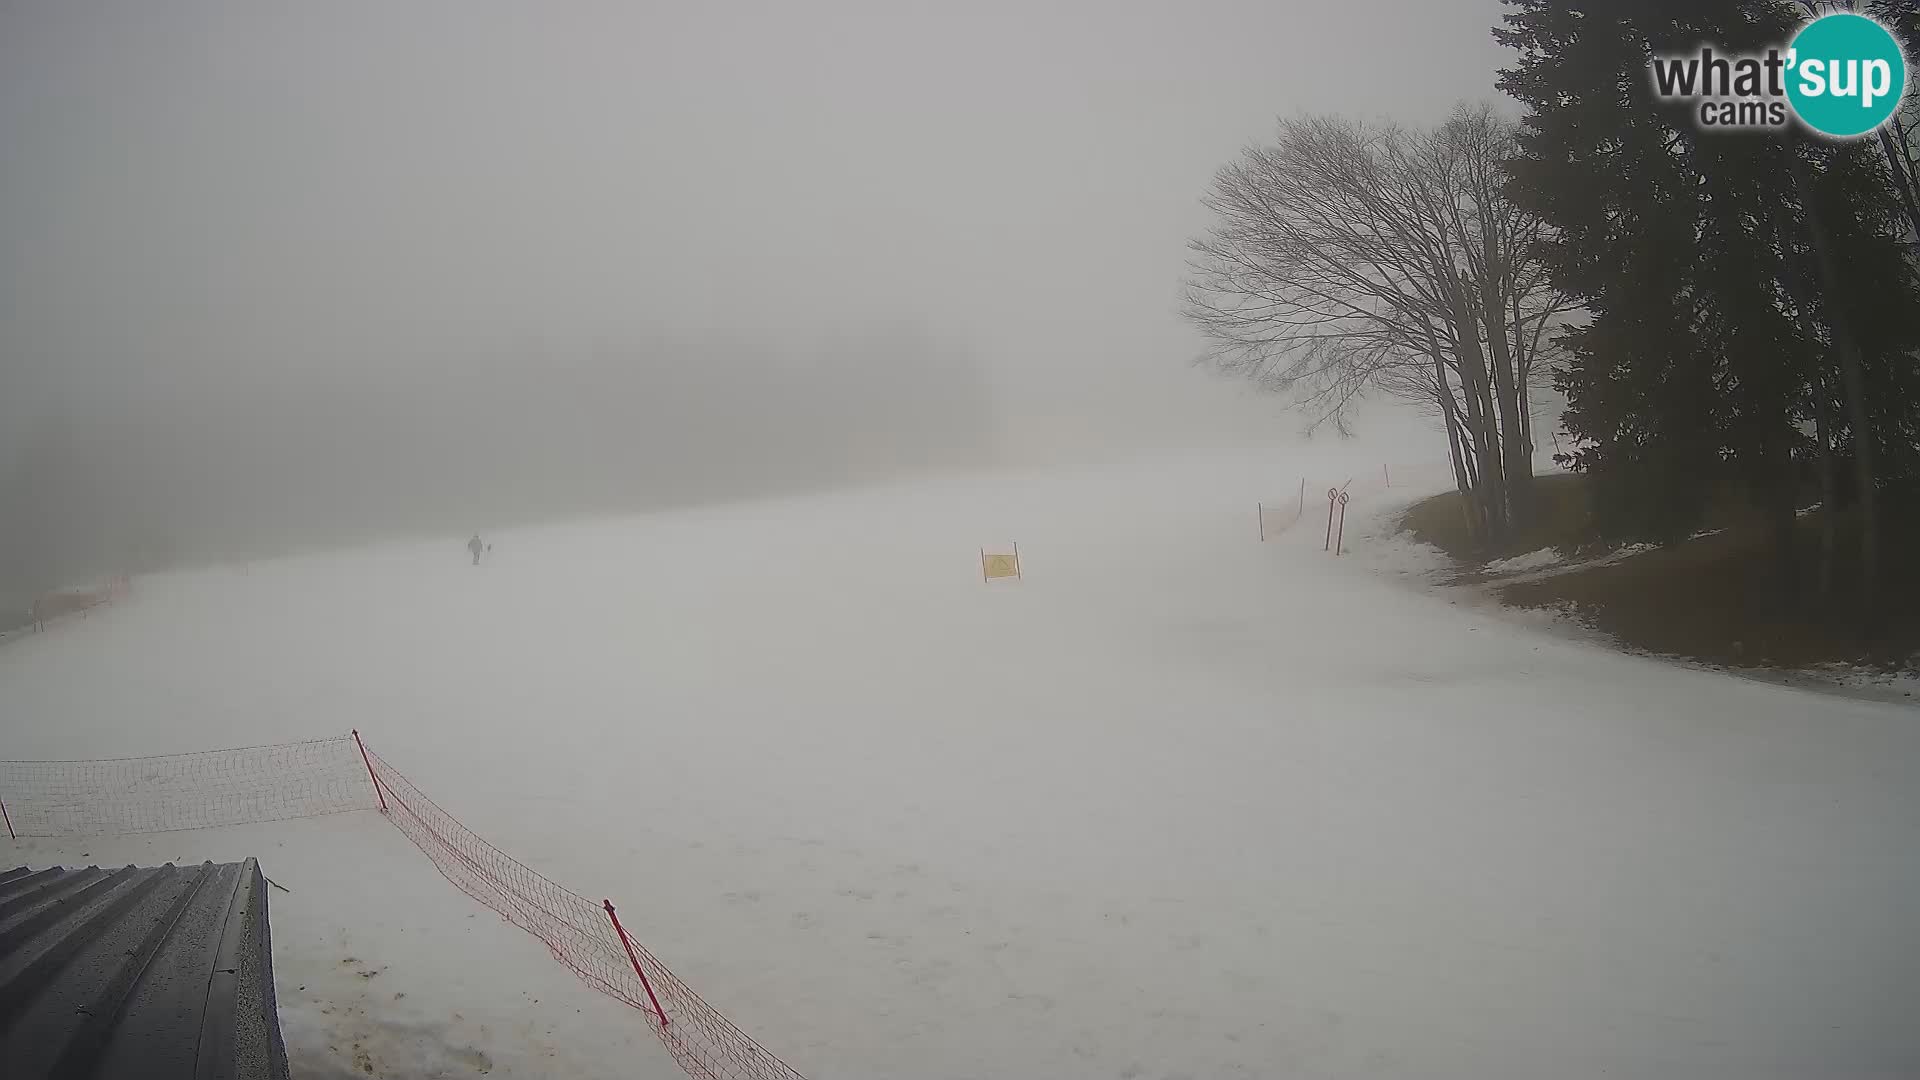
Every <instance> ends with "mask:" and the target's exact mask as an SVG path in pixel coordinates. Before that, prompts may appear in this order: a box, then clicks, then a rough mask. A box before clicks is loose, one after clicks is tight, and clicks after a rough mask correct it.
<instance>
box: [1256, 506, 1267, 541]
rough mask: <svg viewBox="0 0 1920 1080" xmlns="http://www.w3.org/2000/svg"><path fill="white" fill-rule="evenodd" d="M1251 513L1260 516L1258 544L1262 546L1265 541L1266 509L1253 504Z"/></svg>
mask: <svg viewBox="0 0 1920 1080" xmlns="http://www.w3.org/2000/svg"><path fill="white" fill-rule="evenodd" d="M1253 512H1254V513H1256V514H1259V515H1260V542H1261V543H1263V544H1264V543H1266V540H1267V508H1266V507H1264V506H1262V505H1261V504H1259V503H1254V504H1253Z"/></svg>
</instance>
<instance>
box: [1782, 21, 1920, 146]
mask: <svg viewBox="0 0 1920 1080" xmlns="http://www.w3.org/2000/svg"><path fill="white" fill-rule="evenodd" d="M1788 64H1789V69H1788V76H1787V100H1788V102H1790V103H1791V104H1792V105H1793V111H1794V112H1795V113H1796V114H1797V115H1798V116H1799V117H1800V120H1801V122H1802V123H1804V124H1806V125H1807V126H1808V127H1810V128H1812V129H1813V130H1815V131H1818V132H1820V133H1821V134H1822V135H1831V136H1833V137H1834V138H1837V139H1850V138H1853V137H1855V136H1857V135H1865V134H1868V133H1869V132H1872V131H1876V130H1878V129H1879V127H1880V125H1881V124H1884V123H1886V122H1887V119H1888V118H1889V117H1891V116H1892V115H1893V113H1894V110H1896V109H1898V108H1899V107H1900V96H1901V95H1902V94H1904V93H1906V89H1907V57H1906V53H1905V52H1903V51H1902V50H1901V48H1900V42H1899V41H1898V40H1896V39H1895V38H1894V36H1893V34H1891V33H1889V32H1888V30H1887V28H1886V27H1884V26H1881V25H1880V24H1879V23H1877V22H1874V21H1873V20H1872V19H1869V18H1867V17H1866V16H1865V15H1854V14H1852V13H1849V12H1840V13H1837V14H1833V15H1822V16H1821V17H1820V18H1818V19H1815V20H1813V21H1812V22H1810V23H1808V24H1807V25H1806V26H1804V27H1802V28H1801V30H1800V33H1799V34H1797V35H1795V37H1794V39H1793V44H1792V52H1791V54H1790V59H1789V60H1788Z"/></svg>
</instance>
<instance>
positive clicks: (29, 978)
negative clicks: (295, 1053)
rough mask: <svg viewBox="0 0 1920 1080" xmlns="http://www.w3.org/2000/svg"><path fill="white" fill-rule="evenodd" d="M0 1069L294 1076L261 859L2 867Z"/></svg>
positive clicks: (231, 1079)
mask: <svg viewBox="0 0 1920 1080" xmlns="http://www.w3.org/2000/svg"><path fill="white" fill-rule="evenodd" d="M0 1076H4V1077H6V1078H7V1080H40V1078H43V1077H45V1078H53V1077H72V1078H81V1077H123V1076H126V1077H131V1076H138V1077H143V1078H146V1077H151V1078H153V1080H189V1078H191V1080H286V1077H287V1055H286V1049H285V1047H284V1045H283V1044H282V1043H281V1041H280V1019H279V1012H278V1010H277V1007H276V1005H275V1002H274V997H273V957H272V947H271V942H270V940H269V938H268V932H267V895H266V881H265V879H264V878H263V877H262V876H261V874H260V867H259V865H258V864H257V863H255V862H254V860H252V859H248V860H247V861H245V862H243V863H224V864H218V865H216V864H214V863H202V864H201V865H199V866H190V867H176V866H174V865H172V864H171V863H169V864H168V865H166V866H160V867H146V868H142V867H135V866H128V867H123V868H121V869H118V870H102V869H100V868H99V867H97V866H89V867H87V868H85V869H78V870H68V869H62V868H61V867H57V866H56V867H50V868H48V869H45V870H32V869H29V868H27V867H24V866H22V867H19V868H17V869H14V870H0Z"/></svg>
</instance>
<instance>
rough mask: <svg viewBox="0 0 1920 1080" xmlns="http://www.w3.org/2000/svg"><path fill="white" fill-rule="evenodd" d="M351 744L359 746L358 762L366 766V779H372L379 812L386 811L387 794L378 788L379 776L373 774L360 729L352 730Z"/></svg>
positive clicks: (371, 763)
mask: <svg viewBox="0 0 1920 1080" xmlns="http://www.w3.org/2000/svg"><path fill="white" fill-rule="evenodd" d="M353 745H355V746H357V747H359V748H360V763H361V764H362V765H365V766H366V767H367V779H369V780H371V781H373V795H374V797H375V798H377V799H379V800H380V812H381V813H383V814H384V813H386V812H387V796H386V794H385V793H384V792H382V791H381V790H380V778H379V777H378V776H375V775H373V762H372V760H370V759H369V758H368V757H367V744H366V743H363V742H361V741H360V729H359V728H355V729H354V731H353Z"/></svg>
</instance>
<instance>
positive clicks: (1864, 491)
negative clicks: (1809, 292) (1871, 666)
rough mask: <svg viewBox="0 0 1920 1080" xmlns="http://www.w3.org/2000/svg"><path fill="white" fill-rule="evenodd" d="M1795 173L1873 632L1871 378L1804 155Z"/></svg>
mask: <svg viewBox="0 0 1920 1080" xmlns="http://www.w3.org/2000/svg"><path fill="white" fill-rule="evenodd" d="M1787 160H1788V161H1789V163H1790V165H1789V167H1790V168H1791V169H1792V171H1793V182H1794V187H1795V188H1796V189H1797V192H1798V194H1799V196H1800V205H1801V207H1802V208H1803V209H1804V211H1805V218H1806V223H1807V239H1808V241H1809V242H1810V244H1811V245H1812V247H1813V261H1814V263H1815V265H1816V266H1817V267H1818V268H1819V271H1820V284H1821V286H1822V287H1823V288H1824V290H1825V293H1826V297H1825V303H1824V304H1823V305H1822V306H1823V309H1824V311H1825V312H1826V316H1827V329H1828V330H1829V331H1830V333H1831V336H1832V338H1833V349H1834V351H1835V352H1837V353H1839V354H1840V389H1841V392H1842V393H1843V394H1844V395H1845V397H1846V401H1847V423H1848V426H1849V427H1851V428H1852V429H1853V475H1854V484H1855V485H1856V486H1857V487H1858V488H1859V491H1858V493H1857V494H1856V496H1855V498H1857V499H1858V501H1859V504H1860V604H1861V611H1862V612H1863V613H1864V615H1865V616H1866V620H1867V623H1868V625H1869V626H1872V625H1873V624H1874V623H1875V622H1876V621H1877V617H1878V606H1879V587H1880V574H1879V563H1880V515H1879V507H1878V500H1877V499H1876V498H1875V497H1874V482H1873V422H1872V418H1871V417H1869V416H1868V414H1867V388H1866V378H1865V376H1864V375H1863V374H1862V372H1861V360H1860V343H1859V340H1858V339H1857V338H1855V337H1854V336H1853V327H1852V325H1851V323H1850V322H1849V320H1848V318H1847V311H1846V300H1845V295H1846V294H1845V293H1844V292H1843V291H1842V288H1843V286H1842V284H1841V281H1840V270H1839V268H1838V267H1837V266H1836V265H1835V264H1834V260H1833V248H1832V245H1831V243H1830V241H1829V236H1828V233H1827V227H1826V224H1825V223H1824V222H1822V221H1821V220H1820V213H1819V210H1818V207H1817V205H1816V204H1815V202H1814V199H1813V183H1812V181H1811V180H1810V179H1809V178H1808V176H1807V165H1806V162H1804V161H1802V160H1801V158H1800V155H1799V154H1798V153H1789V154H1788V155H1787Z"/></svg>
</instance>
